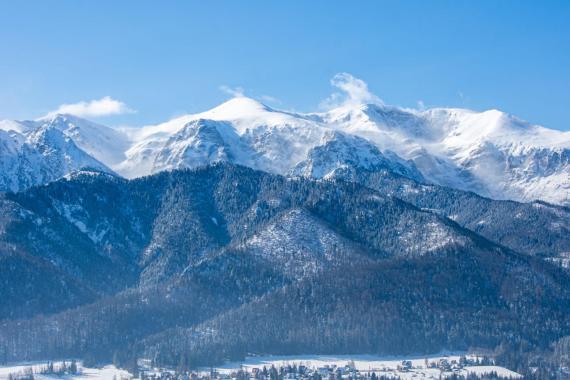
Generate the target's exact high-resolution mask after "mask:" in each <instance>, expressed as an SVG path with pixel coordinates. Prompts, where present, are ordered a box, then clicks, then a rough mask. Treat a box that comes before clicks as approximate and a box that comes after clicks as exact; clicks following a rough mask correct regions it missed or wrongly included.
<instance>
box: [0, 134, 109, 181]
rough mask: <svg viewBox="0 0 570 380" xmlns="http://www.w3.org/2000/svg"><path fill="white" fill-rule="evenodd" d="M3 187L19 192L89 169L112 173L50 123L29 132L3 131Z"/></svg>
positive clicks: (0, 144)
mask: <svg viewBox="0 0 570 380" xmlns="http://www.w3.org/2000/svg"><path fill="white" fill-rule="evenodd" d="M0 168H1V174H0V189H3V190H11V191H17V190H21V189H24V188H27V187H30V186H33V185H39V184H45V183H48V182H51V181H53V180H56V179H58V178H61V177H63V176H65V175H66V174H69V173H71V172H74V171H76V170H80V169H83V168H90V169H94V170H98V171H104V172H112V171H111V170H110V169H109V168H108V167H107V166H105V165H104V164H102V163H101V162H99V161H98V160H96V159H95V158H93V157H92V156H90V155H89V154H87V153H86V152H85V151H83V150H81V149H80V148H78V147H77V145H76V144H75V143H74V141H73V140H72V139H71V138H70V137H67V136H65V135H64V134H63V133H62V132H61V131H60V130H58V129H57V128H55V127H53V126H50V125H42V126H40V127H38V128H37V129H33V130H31V131H29V132H28V133H27V134H26V135H24V134H21V133H18V132H16V131H14V130H11V131H4V130H0Z"/></svg>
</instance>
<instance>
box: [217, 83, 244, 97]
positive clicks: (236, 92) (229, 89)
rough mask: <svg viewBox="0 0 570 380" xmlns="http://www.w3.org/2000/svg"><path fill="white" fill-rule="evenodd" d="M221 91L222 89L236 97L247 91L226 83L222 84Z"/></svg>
mask: <svg viewBox="0 0 570 380" xmlns="http://www.w3.org/2000/svg"><path fill="white" fill-rule="evenodd" d="M220 91H222V92H223V93H226V94H228V95H230V96H233V97H234V98H235V97H239V96H244V93H245V91H244V90H243V88H242V87H230V86H226V85H221V86H220Z"/></svg>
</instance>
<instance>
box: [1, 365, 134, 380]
mask: <svg viewBox="0 0 570 380" xmlns="http://www.w3.org/2000/svg"><path fill="white" fill-rule="evenodd" d="M46 365H47V362H33V363H19V364H17V365H12V366H0V380H7V379H8V376H9V375H10V374H14V375H15V374H23V373H25V372H26V371H28V370H29V369H30V368H31V369H32V370H33V372H34V378H35V379H36V380H54V379H65V380H122V379H130V378H131V376H130V374H129V373H128V372H127V371H124V370H121V369H118V368H116V367H115V366H113V365H109V366H105V367H102V368H87V367H83V366H82V365H81V363H79V364H78V368H79V369H80V372H81V373H80V374H78V375H73V376H72V375H65V376H55V375H49V376H48V375H41V374H39V372H41V370H42V368H45V367H46ZM59 365H60V362H55V363H54V366H55V367H58V366H59Z"/></svg>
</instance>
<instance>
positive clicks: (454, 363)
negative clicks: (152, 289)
mask: <svg viewBox="0 0 570 380" xmlns="http://www.w3.org/2000/svg"><path fill="white" fill-rule="evenodd" d="M466 358H467V360H468V361H469V364H467V365H460V364H458V363H459V362H460V355H457V354H449V355H446V354H440V355H435V356H427V357H426V356H401V357H398V356H390V357H380V356H374V355H334V356H332V355H296V356H258V357H249V358H247V359H246V360H245V361H243V362H231V363H226V364H224V365H222V366H219V367H216V368H214V369H213V370H212V369H206V368H203V369H201V370H199V371H198V374H200V375H202V376H207V377H209V378H214V379H219V380H232V379H236V378H238V377H239V376H238V375H237V372H238V371H240V370H242V371H245V372H247V373H252V374H253V373H255V372H256V371H257V370H258V369H259V370H262V369H263V368H264V367H265V368H267V369H269V368H271V367H272V366H274V367H275V368H277V369H280V368H284V367H288V366H296V367H299V366H304V367H306V368H307V369H308V371H314V372H318V373H319V374H320V375H321V376H322V378H329V377H330V376H329V375H332V374H335V373H336V372H337V371H341V372H342V373H343V374H344V375H343V376H342V378H343V379H344V378H368V375H370V374H372V373H375V374H376V375H377V376H385V377H390V378H399V379H402V380H404V379H410V380H411V379H414V380H422V379H441V378H446V377H450V376H452V375H454V374H456V375H461V376H467V375H468V374H475V375H478V376H483V375H487V374H491V373H495V374H496V375H498V376H501V377H504V378H513V379H518V378H521V376H520V375H519V374H518V373H516V372H514V371H511V370H509V369H507V368H504V367H500V366H497V365H492V363H491V365H476V364H475V363H477V362H478V359H479V358H477V357H476V356H473V355H468V356H467V357H466ZM143 362H144V361H143ZM60 365H61V362H55V363H54V366H55V367H56V368H58V367H59V366H60ZM46 366H47V362H32V363H18V364H13V365H10V366H0V380H8V379H10V375H12V379H23V380H27V379H29V377H26V374H29V373H30V370H31V371H33V375H34V377H33V378H34V380H55V379H64V380H126V379H131V378H132V375H131V374H130V373H128V372H127V371H125V370H122V369H118V368H116V367H115V366H113V365H108V366H105V367H102V368H87V367H83V366H82V364H81V363H79V364H78V369H79V371H78V372H79V374H76V375H55V374H54V375H45V374H41V372H42V370H44V369H45V368H46ZM141 370H142V371H141V372H142V373H144V374H145V378H151V379H152V378H154V379H164V378H168V379H174V378H176V377H175V376H173V375H174V371H172V370H167V369H163V368H150V367H147V368H141ZM212 371H213V372H212ZM202 376H199V378H201V377H202ZM183 378H185V379H188V378H190V377H188V376H183ZM286 378H287V379H290V380H295V379H302V378H304V377H303V376H301V375H298V376H297V375H294V374H288V376H287V377H286Z"/></svg>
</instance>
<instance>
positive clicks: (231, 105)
mask: <svg viewBox="0 0 570 380" xmlns="http://www.w3.org/2000/svg"><path fill="white" fill-rule="evenodd" d="M265 112H273V110H272V109H271V108H269V107H268V106H266V105H265V104H263V103H260V102H259V101H257V100H255V99H252V98H248V97H245V96H236V97H234V98H232V99H230V100H228V101H226V102H224V103H222V104H220V105H219V106H217V107H215V108H213V109H211V110H210V111H207V112H205V114H208V115H212V116H215V118H216V119H219V118H224V119H236V118H241V117H251V116H255V115H258V114H262V113H265Z"/></svg>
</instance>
